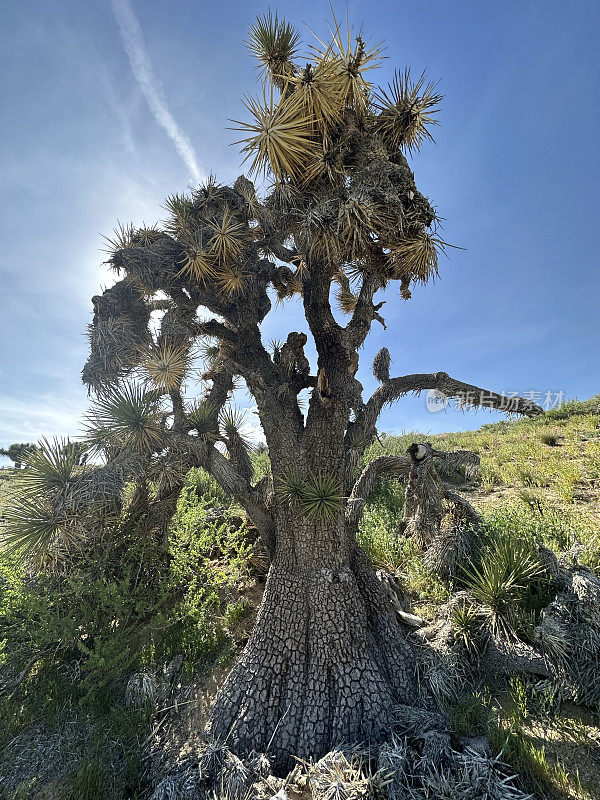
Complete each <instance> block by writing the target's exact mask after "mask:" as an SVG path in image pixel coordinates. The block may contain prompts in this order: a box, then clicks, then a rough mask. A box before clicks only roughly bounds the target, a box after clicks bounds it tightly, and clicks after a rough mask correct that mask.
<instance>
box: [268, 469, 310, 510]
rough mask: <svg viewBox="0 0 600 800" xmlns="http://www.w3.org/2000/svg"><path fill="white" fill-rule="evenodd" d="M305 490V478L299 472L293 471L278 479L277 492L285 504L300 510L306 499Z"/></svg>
mask: <svg viewBox="0 0 600 800" xmlns="http://www.w3.org/2000/svg"><path fill="white" fill-rule="evenodd" d="M304 488H305V483H304V478H303V477H302V475H301V474H300V473H299V472H298V471H297V470H292V471H290V472H288V473H287V474H286V475H282V476H281V477H280V478H279V479H278V481H277V484H276V486H275V492H276V493H277V494H278V495H279V496H280V497H281V499H282V501H283V502H284V503H289V505H290V506H292V507H293V508H298V507H299V505H300V503H301V502H302V500H303V498H304Z"/></svg>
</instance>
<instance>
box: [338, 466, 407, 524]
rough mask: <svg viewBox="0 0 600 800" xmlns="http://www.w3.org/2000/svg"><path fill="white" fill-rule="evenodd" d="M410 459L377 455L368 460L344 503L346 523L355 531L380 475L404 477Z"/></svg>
mask: <svg viewBox="0 0 600 800" xmlns="http://www.w3.org/2000/svg"><path fill="white" fill-rule="evenodd" d="M410 468H411V460H410V458H408V456H379V457H378V458H375V459H373V461H371V462H369V463H368V464H367V466H366V467H365V468H364V469H363V471H362V472H361V473H360V475H359V477H358V478H357V480H356V483H355V484H354V486H353V487H352V491H351V492H350V497H349V498H348V501H347V504H346V524H347V525H348V527H349V529H350V531H351V532H355V530H356V528H357V527H358V523H359V521H360V518H361V516H362V512H363V508H364V505H365V502H366V500H367V498H368V496H369V495H370V494H371V492H372V491H373V489H374V488H375V484H376V482H377V481H378V479H379V478H380V477H381V476H382V475H390V476H395V477H397V478H405V477H407V475H408V474H409V472H410Z"/></svg>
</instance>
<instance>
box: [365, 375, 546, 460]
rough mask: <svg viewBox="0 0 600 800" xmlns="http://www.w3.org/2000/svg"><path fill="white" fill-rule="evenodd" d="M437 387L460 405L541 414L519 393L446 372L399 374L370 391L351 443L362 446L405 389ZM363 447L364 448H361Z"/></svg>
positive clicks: (535, 406) (405, 392)
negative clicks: (475, 383)
mask: <svg viewBox="0 0 600 800" xmlns="http://www.w3.org/2000/svg"><path fill="white" fill-rule="evenodd" d="M432 389H433V390H437V391H438V392H439V393H440V396H442V397H448V398H450V397H454V398H456V399H457V400H459V401H460V402H461V403H462V404H463V405H464V406H471V405H473V406H480V407H482V408H495V409H498V410H499V411H504V412H506V413H507V414H523V415H524V416H527V417H534V416H537V415H538V414H543V413H544V412H543V409H542V408H540V406H538V405H536V404H535V403H533V402H531V400H526V399H524V398H523V397H507V396H506V395H501V394H496V393H495V392H490V391H488V390H486V389H481V388H480V387H479V386H473V385H471V384H470V383H463V382H462V381H458V380H456V379H455V378H451V377H450V376H449V375H448V374H447V373H446V372H432V373H430V374H415V375H403V376H401V377H398V378H390V380H388V381H385V382H384V383H382V384H381V386H380V387H379V388H378V389H377V390H376V391H375V392H374V394H373V395H372V396H371V398H370V399H369V401H368V402H367V404H366V406H365V407H364V409H363V410H362V411H361V413H360V414H359V415H358V417H357V419H356V421H355V423H354V424H353V425H352V428H350V429H349V434H351V439H352V442H353V445H352V446H356V444H359V447H362V448H366V447H367V446H368V445H369V444H370V443H371V441H372V440H373V438H374V436H375V425H376V423H377V420H378V418H379V415H380V414H381V412H382V410H383V408H384V406H386V405H387V404H388V403H393V402H394V401H395V400H398V399H399V398H400V397H402V396H403V395H405V394H408V393H409V392H415V393H417V394H418V393H420V392H422V391H425V390H432ZM363 451H364V449H363Z"/></svg>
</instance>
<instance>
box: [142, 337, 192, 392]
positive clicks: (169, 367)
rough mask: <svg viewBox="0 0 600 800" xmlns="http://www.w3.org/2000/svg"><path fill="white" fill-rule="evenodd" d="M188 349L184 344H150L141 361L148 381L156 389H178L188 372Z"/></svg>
mask: <svg viewBox="0 0 600 800" xmlns="http://www.w3.org/2000/svg"><path fill="white" fill-rule="evenodd" d="M189 361H190V358H189V351H188V348H187V347H186V346H185V345H184V344H171V343H170V342H168V341H167V342H162V343H161V344H158V345H157V344H154V343H153V344H152V345H151V346H150V348H149V351H148V353H147V354H146V356H145V358H144V362H143V365H142V366H143V369H144V371H145V373H146V374H147V375H148V379H149V381H150V383H151V384H152V385H153V386H154V387H155V388H156V389H158V390H161V391H165V392H170V391H172V390H173V389H178V388H179V387H180V386H181V384H182V382H183V380H184V379H185V377H186V376H187V373H188V367H189Z"/></svg>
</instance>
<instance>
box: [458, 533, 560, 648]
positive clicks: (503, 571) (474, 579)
mask: <svg viewBox="0 0 600 800" xmlns="http://www.w3.org/2000/svg"><path fill="white" fill-rule="evenodd" d="M543 575H544V568H543V566H542V564H541V562H540V560H539V558H538V557H537V556H536V554H535V553H534V551H533V550H532V549H531V547H530V546H529V545H527V544H522V543H519V542H516V541H514V540H511V539H504V540H501V541H499V542H496V543H494V544H493V545H492V546H491V547H490V548H489V549H488V550H487V551H486V552H485V553H484V555H483V558H482V560H481V566H480V567H476V566H475V565H474V564H472V563H471V564H470V566H468V567H463V582H464V584H465V586H466V588H467V589H468V590H469V592H470V593H471V594H472V596H473V598H474V599H475V600H476V601H477V602H478V603H479V604H481V606H482V608H483V610H484V611H485V612H486V613H487V617H488V621H489V622H490V623H491V625H492V628H493V630H494V632H496V633H504V634H510V633H511V632H512V631H513V628H514V626H513V624H511V623H512V622H513V621H514V616H513V615H514V611H515V607H516V606H518V604H519V602H520V601H521V599H522V597H523V593H524V591H525V590H526V589H527V587H528V585H529V584H530V583H531V582H532V581H535V580H538V579H540V578H542V577H543Z"/></svg>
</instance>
